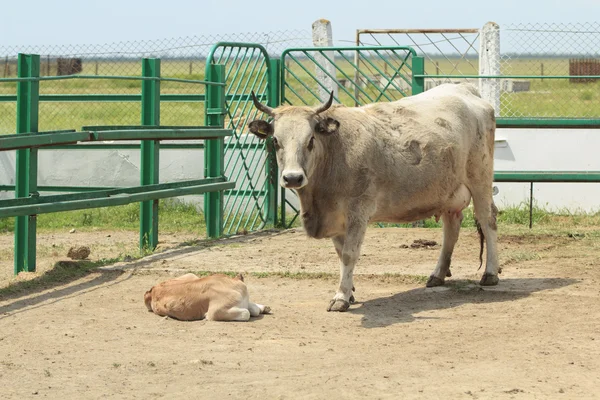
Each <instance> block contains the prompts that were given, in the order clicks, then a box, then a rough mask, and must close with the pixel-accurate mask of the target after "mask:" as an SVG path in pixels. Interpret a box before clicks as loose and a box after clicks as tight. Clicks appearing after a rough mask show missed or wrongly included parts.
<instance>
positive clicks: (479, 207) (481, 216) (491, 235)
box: [473, 187, 499, 286]
mask: <svg viewBox="0 0 600 400" xmlns="http://www.w3.org/2000/svg"><path fill="white" fill-rule="evenodd" d="M491 192H492V188H491V187H490V188H489V195H483V196H481V195H479V196H478V195H477V194H476V193H473V206H474V208H475V217H476V218H477V221H478V222H479V226H480V227H481V232H482V233H483V236H484V238H485V248H486V260H485V272H484V274H483V276H482V277H481V281H480V282H479V284H480V285H482V286H494V285H497V284H498V281H499V279H498V272H499V269H498V249H497V236H498V235H497V226H496V216H497V214H498V209H497V208H496V205H495V204H494V202H493V200H492V193H491ZM485 194H487V193H485Z"/></svg>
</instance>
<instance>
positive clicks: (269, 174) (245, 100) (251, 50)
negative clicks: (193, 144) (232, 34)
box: [205, 42, 280, 235]
mask: <svg viewBox="0 0 600 400" xmlns="http://www.w3.org/2000/svg"><path fill="white" fill-rule="evenodd" d="M278 62H279V60H271V59H270V58H269V55H268V53H267V51H266V50H265V48H264V47H263V46H261V45H259V44H252V43H230V42H221V43H217V44H215V45H214V46H213V48H212V49H211V51H210V54H209V56H208V59H207V62H206V73H207V75H206V76H207V78H210V71H211V66H212V65H214V64H221V65H224V66H225V77H224V81H225V83H226V85H225V108H226V110H225V117H224V118H225V120H224V121H223V122H224V126H225V128H226V129H231V130H233V136H232V137H230V138H227V139H225V140H223V141H222V145H223V146H224V147H225V160H224V165H223V169H224V171H225V175H226V176H228V177H229V178H230V179H231V180H232V181H235V182H236V183H237V186H236V189H235V190H228V191H225V194H224V198H223V209H224V214H223V221H222V226H223V233H224V234H225V235H232V234H236V233H245V232H248V231H254V230H257V229H262V228H265V227H267V226H274V225H275V224H277V186H276V178H275V177H276V176H277V171H276V169H277V164H276V163H275V161H274V158H273V157H272V152H267V151H266V146H268V143H265V142H264V141H261V140H260V139H258V138H257V137H255V136H254V135H252V134H250V133H249V132H248V130H247V128H246V126H247V125H248V124H249V123H250V122H252V121H253V120H254V119H257V118H263V116H262V115H259V114H262V113H258V111H257V110H256V109H255V107H254V105H253V103H252V97H251V92H252V91H254V92H255V93H256V95H257V97H258V98H259V99H260V100H261V101H262V102H264V103H266V104H268V105H269V106H271V107H277V106H278V105H279V101H278V100H279V84H280V81H279V67H278ZM208 112H209V113H210V110H209V111H208ZM215 150H217V151H218V148H217V147H215ZM217 154H218V152H217ZM205 162H206V166H207V168H209V167H210V160H208V156H207V160H205ZM207 206H208V204H207Z"/></svg>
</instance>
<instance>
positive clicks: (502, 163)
mask: <svg viewBox="0 0 600 400" xmlns="http://www.w3.org/2000/svg"><path fill="white" fill-rule="evenodd" d="M599 148H600V132H599V131H598V130H593V129H571V130H568V129H497V130H496V151H495V157H494V158H495V164H494V169H495V170H496V171H551V170H552V171H588V170H589V171H600V157H598V155H597V149H599ZM496 186H497V187H498V189H499V193H498V194H497V195H496V196H495V197H494V199H495V201H496V203H497V204H498V206H499V207H502V206H506V205H514V204H518V203H520V202H522V201H527V199H528V198H529V183H497V184H496ZM533 187H534V194H533V198H534V201H536V202H537V204H538V205H539V206H541V207H544V208H547V209H551V210H560V209H565V208H566V209H569V210H571V211H588V212H590V211H597V210H599V209H600V183H534V186H533Z"/></svg>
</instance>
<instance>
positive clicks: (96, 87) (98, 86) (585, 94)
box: [0, 58, 600, 134]
mask: <svg viewBox="0 0 600 400" xmlns="http://www.w3.org/2000/svg"><path fill="white" fill-rule="evenodd" d="M386 64H387V65H386ZM390 64H391V65H390ZM453 64H455V65H453ZM568 64H569V63H568V59H537V58H536V59H515V60H506V61H505V62H503V64H502V73H503V74H504V75H540V74H541V73H542V66H543V70H544V75H568V72H569V71H568ZM287 65H288V68H289V71H287V72H286V73H285V77H286V82H288V84H289V87H287V88H285V91H286V98H288V99H289V100H290V101H292V102H294V103H301V101H300V99H299V98H302V99H304V101H307V102H308V103H309V104H313V103H315V102H316V101H317V100H316V99H315V98H314V96H312V95H311V94H310V92H309V89H310V91H312V92H314V93H316V92H317V85H316V83H315V81H314V79H313V78H311V77H310V76H309V72H310V73H311V74H313V73H314V72H313V71H314V66H313V65H312V64H311V63H310V61H309V60H306V59H302V60H301V61H299V62H294V61H288V63H287ZM395 65H399V63H398V62H397V60H396V61H394V63H389V62H388V63H385V62H383V61H382V60H378V61H373V62H372V64H371V65H370V64H369V63H365V62H363V63H361V69H362V70H363V71H364V74H365V75H366V76H367V77H369V79H370V80H372V82H374V81H376V78H375V76H376V75H377V74H378V70H379V71H380V72H383V73H384V75H393V74H394V72H395V71H393V67H394V66H395ZM338 66H339V68H340V70H341V71H338V73H337V79H347V78H351V79H353V78H354V74H355V70H354V68H353V67H352V66H351V64H350V63H349V62H347V61H345V60H339V58H338ZM230 67H231V64H230V65H229V66H228V69H229V68H230ZM238 67H239V68H240V73H239V74H238V75H236V77H235V78H232V79H230V83H231V85H230V89H229V92H228V93H229V94H232V93H248V92H249V91H250V89H252V88H254V87H260V88H264V87H265V84H266V79H265V77H264V69H263V70H262V71H259V70H256V71H254V73H253V74H252V73H250V71H251V68H247V69H244V68H243V67H240V66H239V65H237V66H235V67H234V68H233V70H235V69H236V68H238ZM204 68H205V65H204V62H203V61H193V62H190V61H169V60H165V61H163V63H162V66H161V70H162V75H163V76H165V77H175V78H184V79H196V80H203V79H204V78H205V76H204ZM41 70H42V71H41V72H42V75H47V74H48V73H49V74H50V75H55V74H56V70H55V66H54V65H52V64H51V65H50V66H48V64H46V62H45V60H42V65H41ZM425 72H426V73H427V74H430V75H435V74H436V73H439V74H451V75H461V74H477V73H478V63H477V60H471V59H469V60H464V59H463V60H454V59H450V60H447V59H435V60H433V61H431V60H427V61H426V64H425ZM10 73H11V74H10V75H11V76H14V75H15V70H14V65H13V66H12V68H11V71H10ZM402 73H403V75H404V76H406V77H407V80H408V81H409V82H410V76H408V75H409V70H407V69H406V70H405V69H403V70H402ZM82 74H84V75H96V74H99V75H125V76H139V75H140V74H141V64H140V63H139V62H129V61H127V62H95V61H90V62H85V60H84V64H83V71H82ZM363 80H365V81H366V79H365V78H364V76H363ZM471 82H473V83H477V81H476V80H471ZM346 90H347V92H346V91H344V90H343V89H341V90H340V99H341V101H342V102H343V103H345V104H347V105H354V101H353V100H352V98H351V97H350V95H349V94H354V88H351V87H349V88H348V89H346ZM363 90H364V94H362V93H359V96H360V98H361V101H366V102H368V101H377V100H386V98H385V97H382V96H380V95H379V89H377V88H375V87H374V86H373V85H372V83H367V85H366V86H365V87H364V89H363ZM204 91H205V89H204V86H203V85H192V84H181V83H169V82H163V83H162V93H163V94H167V93H169V94H204ZM15 93H16V84H15V83H0V96H2V95H14V94H15ZM40 93H41V94H57V93H60V94H139V93H140V82H139V81H123V80H67V81H49V82H42V83H41V84H40ZM294 93H295V94H294ZM387 93H388V94H389V97H390V98H391V99H396V98H400V97H402V95H403V94H402V93H401V92H398V91H397V90H393V88H391V87H389V88H388V92H387ZM409 94H410V93H409ZM501 103H502V105H501V115H502V116H508V117H511V116H528V117H581V118H598V117H600V83H598V82H595V83H570V82H569V81H568V80H567V79H561V80H556V79H554V80H552V79H544V80H542V79H534V80H531V87H530V90H529V91H527V92H520V93H503V94H502V97H501ZM248 108H249V107H248ZM15 112H16V106H15V103H14V102H2V101H0V134H7V133H14V130H15V124H16V122H15V121H16V119H15ZM238 114H239V113H238ZM203 121H204V105H203V103H199V102H177V103H166V102H165V103H163V104H162V110H161V123H162V124H164V125H199V124H203ZM139 122H140V106H139V104H138V103H135V102H104V103H58V102H52V103H51V102H42V103H41V106H40V130H55V129H68V128H70V129H79V128H81V127H82V126H85V125H106V124H109V125H110V124H138V123H139Z"/></svg>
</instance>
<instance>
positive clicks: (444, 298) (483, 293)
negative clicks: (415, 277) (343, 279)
mask: <svg viewBox="0 0 600 400" xmlns="http://www.w3.org/2000/svg"><path fill="white" fill-rule="evenodd" d="M577 282H578V281H577V280H576V279H566V278H548V279H543V278H530V279H503V280H501V281H500V284H499V285H498V286H495V287H491V288H490V287H486V288H482V287H480V286H479V285H477V284H476V283H474V282H473V281H469V280H452V281H450V282H448V283H446V286H445V287H443V288H433V289H428V288H425V287H422V288H417V289H411V290H407V291H405V292H400V293H396V294H394V295H391V296H387V297H380V298H377V299H373V300H367V301H365V302H358V303H356V304H354V305H352V306H351V307H350V309H349V310H348V312H349V313H351V314H362V315H363V318H362V320H361V324H362V326H363V327H364V328H381V327H385V326H389V325H394V324H398V323H407V322H413V321H416V320H422V319H437V318H443V317H428V316H419V315H418V314H419V313H421V312H423V311H431V310H444V309H450V308H454V307H459V306H461V305H463V304H489V303H498V302H504V301H514V300H519V299H522V298H526V297H528V296H529V295H531V294H532V293H535V292H539V291H542V290H549V289H558V288H561V287H565V286H568V285H572V284H574V283H577Z"/></svg>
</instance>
